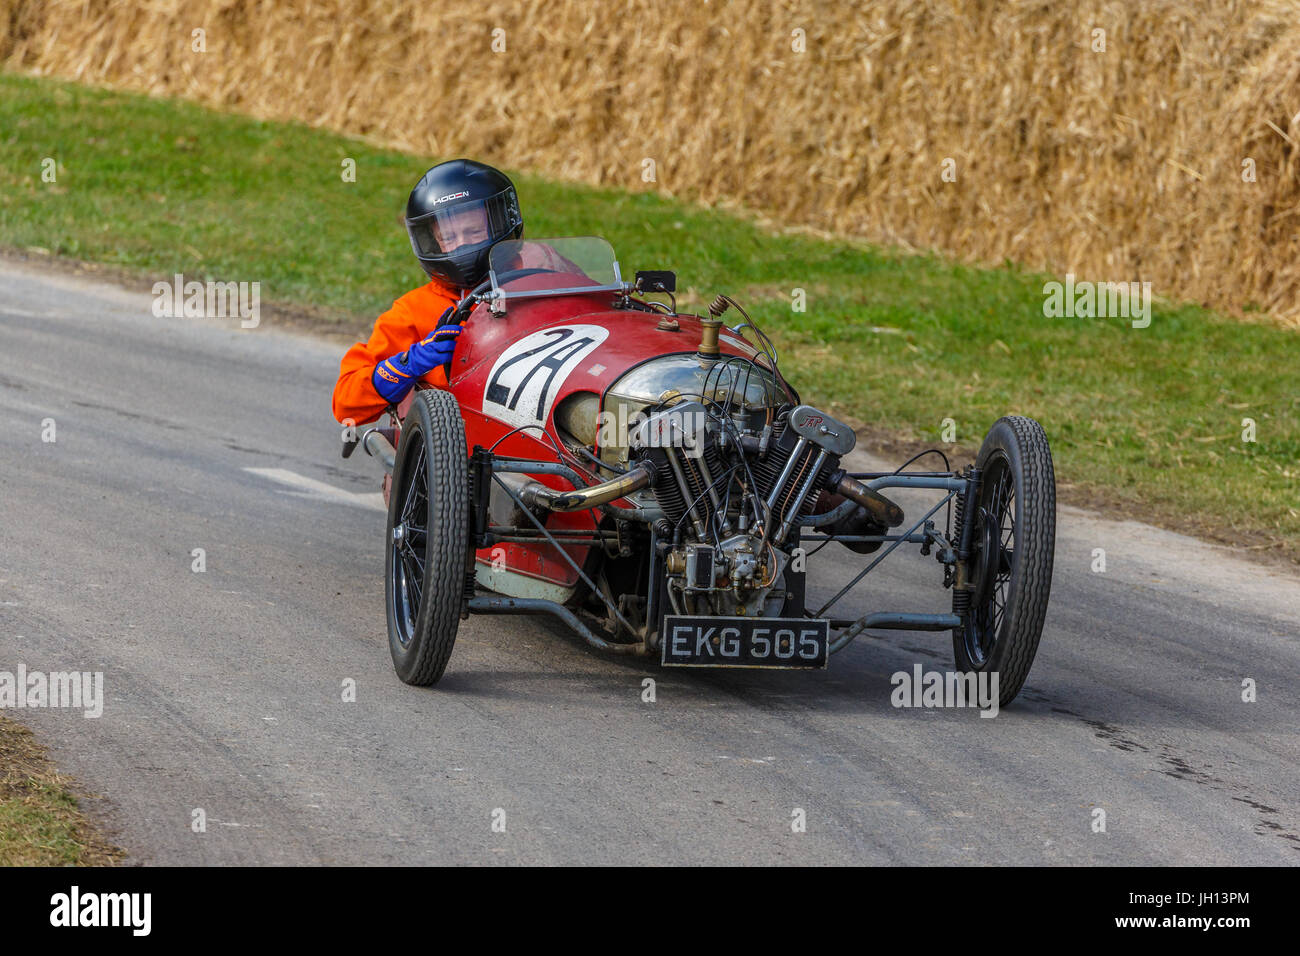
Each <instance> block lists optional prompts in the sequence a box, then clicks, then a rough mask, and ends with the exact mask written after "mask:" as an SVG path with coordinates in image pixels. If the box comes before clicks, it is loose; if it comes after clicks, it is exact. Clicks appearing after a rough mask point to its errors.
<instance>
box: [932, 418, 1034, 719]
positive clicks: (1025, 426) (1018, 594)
mask: <svg viewBox="0 0 1300 956" xmlns="http://www.w3.org/2000/svg"><path fill="white" fill-rule="evenodd" d="M976 467H977V468H978V469H979V470H980V473H981V475H980V485H979V494H978V495H977V497H976V500H975V501H972V502H967V503H966V505H965V508H964V511H963V517H962V520H963V522H965V521H969V522H972V526H971V558H970V565H969V569H970V570H969V578H970V584H971V587H970V588H969V589H968V590H967V591H965V592H963V593H954V595H953V610H954V611H955V612H957V613H958V614H959V615H960V616H961V618H962V626H961V627H959V628H956V629H955V630H954V631H953V650H954V654H955V656H956V659H957V666H958V667H959V668H960V669H962V670H964V671H976V672H979V671H987V672H989V673H991V674H992V673H996V674H997V675H998V703H999V706H1001V705H1003V704H1008V703H1010V702H1011V700H1012V699H1013V698H1014V697H1015V696H1016V694H1018V693H1019V692H1020V688H1021V687H1023V686H1024V683H1025V678H1026V677H1027V676H1028V675H1029V668H1030V666H1031V665H1032V664H1033V661H1034V655H1035V654H1036V653H1037V651H1038V641H1039V638H1040V637H1041V636H1042V632H1043V620H1044V618H1045V617H1046V615H1047V600H1048V597H1049V595H1050V593H1051V587H1052V562H1053V558H1054V554H1055V549H1056V475H1055V472H1054V469H1053V467H1052V452H1051V448H1050V447H1049V446H1048V443H1047V435H1046V434H1045V433H1044V432H1043V428H1042V426H1041V425H1039V424H1038V422H1036V421H1034V420H1033V419H1031V418H1022V417H1020V416H1007V417H1005V418H1001V419H999V420H998V421H997V422H996V423H995V424H994V425H993V427H992V428H991V429H989V433H988V435H987V436H986V437H985V439H984V445H983V447H981V448H980V453H979V457H978V458H977V459H976Z"/></svg>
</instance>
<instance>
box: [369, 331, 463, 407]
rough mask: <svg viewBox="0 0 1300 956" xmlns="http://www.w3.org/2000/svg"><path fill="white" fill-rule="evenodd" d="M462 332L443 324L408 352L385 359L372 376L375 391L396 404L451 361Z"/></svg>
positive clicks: (376, 367)
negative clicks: (434, 371) (419, 382)
mask: <svg viewBox="0 0 1300 956" xmlns="http://www.w3.org/2000/svg"><path fill="white" fill-rule="evenodd" d="M460 331H461V327H460V326H459V325H444V326H441V327H439V328H436V329H434V330H433V331H432V332H430V333H429V334H428V336H426V337H425V338H424V339H423V340H422V341H419V342H416V343H415V344H414V345H412V346H411V347H410V348H409V349H407V350H406V351H405V352H399V353H398V354H397V355H394V356H391V357H390V358H386V359H384V360H383V361H382V362H380V363H379V364H378V365H376V366H375V370H374V372H373V373H372V374H371V376H370V380H371V382H373V383H374V386H375V391H376V392H378V393H379V394H380V396H381V397H382V398H384V399H385V400H386V401H388V402H391V403H392V404H394V405H396V404H397V403H398V402H400V401H401V400H402V399H403V398H404V397H405V396H406V393H407V392H409V391H410V390H411V389H412V388H413V387H414V386H415V383H416V382H417V381H418V380H419V379H420V378H421V377H422V376H424V375H427V374H428V373H429V372H431V371H433V370H434V369H435V368H437V367H438V366H439V365H444V364H446V363H447V362H450V361H451V356H452V354H453V353H454V352H455V351H456V337H457V336H459V335H460Z"/></svg>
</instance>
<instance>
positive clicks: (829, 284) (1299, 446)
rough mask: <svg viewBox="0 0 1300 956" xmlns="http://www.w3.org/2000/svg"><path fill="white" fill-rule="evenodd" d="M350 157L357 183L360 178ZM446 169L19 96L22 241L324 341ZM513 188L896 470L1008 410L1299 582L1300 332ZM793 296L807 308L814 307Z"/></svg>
mask: <svg viewBox="0 0 1300 956" xmlns="http://www.w3.org/2000/svg"><path fill="white" fill-rule="evenodd" d="M44 160H53V164H52V165H53V169H54V170H55V171H56V179H55V181H53V182H48V181H45V179H44V178H43V177H42V172H43V169H44V168H48V167H50V165H51V164H49V163H45V164H44V166H43V161H44ZM348 160H351V161H353V162H355V169H356V181H355V182H348V181H345V179H344V177H343V176H342V175H341V174H342V172H343V170H344V166H345V161H348ZM430 162H432V160H431V159H429V158H428V157H415V156H411V155H408V154H404V153H401V152H397V151H394V150H389V149H385V148H383V147H380V146H377V145H373V144H369V143H366V142H361V141H358V140H354V139H348V138H345V137H341V136H337V135H334V134H331V133H327V132H323V131H320V130H314V129H311V128H308V127H305V126H297V125H292V124H280V123H265V122H259V121H257V120H253V119H249V118H247V117H244V116H239V115H235V114H228V113H220V112H214V111H211V110H207V109H204V108H201V107H198V106H195V105H193V104H189V103H184V102H176V101H169V100H159V99H149V98H145V97H141V96H137V95H133V94H124V93H118V92H112V91H105V90H97V89H91V88H87V87H81V86H77V85H75V84H70V83H62V82H56V81H51V80H47V79H38V78H32V77H25V76H18V75H13V74H9V75H0V245H4V246H7V247H9V248H11V249H18V250H27V251H28V252H30V253H33V254H36V255H50V256H58V257H70V258H74V259H83V260H91V261H95V262H99V263H105V264H107V265H109V266H111V267H113V268H115V269H119V270H125V271H126V272H128V273H130V274H133V275H140V276H144V277H146V278H148V279H149V281H154V280H159V279H167V278H169V277H170V276H171V275H172V274H173V273H175V272H182V273H184V274H185V276H186V278H187V279H190V278H198V279H203V278H220V279H224V280H239V281H259V282H261V284H262V295H263V297H264V300H269V301H275V302H278V303H282V304H286V305H290V306H292V307H294V308H295V310H297V311H298V312H299V313H306V314H309V315H310V316H311V320H312V321H313V322H314V323H315V324H316V325H317V326H318V327H320V328H323V329H334V330H338V329H359V328H361V327H363V326H364V325H365V324H366V323H367V322H368V321H369V319H370V317H372V316H374V315H375V314H377V313H378V312H379V311H380V310H382V309H383V308H385V307H387V305H388V303H389V302H390V301H391V300H392V299H393V298H394V297H395V296H397V295H398V294H400V293H401V292H403V291H405V290H406V289H408V288H410V287H411V286H413V285H415V284H417V283H418V282H419V281H420V280H421V278H422V273H420V272H419V270H418V268H417V267H416V265H415V262H414V259H413V258H412V256H411V252H410V247H409V244H408V243H407V239H406V236H405V233H404V232H403V231H402V229H401V228H400V225H399V222H398V215H399V212H400V210H401V207H402V204H403V202H404V201H405V196H406V193H407V191H408V190H409V188H410V186H411V185H412V183H414V181H415V179H416V178H417V177H418V176H419V174H420V173H421V172H422V171H423V170H424V169H425V167H426V166H427V165H429V164H430ZM517 182H518V184H519V187H520V194H521V199H522V202H523V207H524V212H525V216H526V219H527V222H528V232H529V235H531V236H547V235H581V234H599V235H603V236H605V237H606V238H608V239H609V240H610V241H611V242H612V243H613V245H614V248H615V249H616V250H617V251H618V253H619V258H620V261H621V262H622V264H623V266H624V272H625V273H627V274H630V273H631V271H632V270H633V269H636V268H672V269H675V270H676V271H677V273H678V277H679V286H680V287H682V288H685V289H687V290H688V294H687V296H686V297H685V301H687V302H688V303H700V302H705V301H708V299H709V298H711V296H712V295H713V294H714V293H716V292H719V291H725V292H728V293H730V294H732V295H733V296H734V297H736V298H738V299H739V300H740V301H741V302H742V304H744V305H746V306H747V307H748V308H749V310H750V312H751V314H752V315H753V316H754V317H755V318H756V319H758V320H759V322H760V323H761V324H762V325H763V326H764V328H765V329H766V330H767V331H768V332H769V334H770V335H772V337H773V338H774V339H775V340H776V342H777V344H778V346H779V348H780V350H781V365H782V369H783V371H784V372H785V373H786V375H787V377H789V378H790V379H791V380H792V381H793V382H795V383H796V385H798V386H799V387H800V390H801V392H802V394H803V397H804V398H805V400H807V401H810V402H812V403H814V404H818V405H821V406H823V407H825V408H827V409H828V410H830V411H832V412H833V413H838V414H840V415H842V416H845V417H847V418H849V419H851V420H852V421H854V423H855V424H857V425H859V426H861V427H862V430H863V432H864V434H865V435H867V436H869V437H871V438H872V439H873V441H874V444H875V445H876V446H877V448H878V449H882V450H888V451H891V452H892V451H901V450H903V449H914V448H917V447H921V446H922V444H923V443H924V444H940V447H944V448H945V449H946V450H948V451H950V452H951V451H953V450H957V449H964V450H966V451H970V450H973V449H975V448H977V447H978V446H979V443H980V440H981V438H982V436H983V434H984V432H985V431H986V430H987V428H988V427H989V426H990V425H991V424H992V423H993V421H994V420H995V419H996V418H997V417H998V416H999V415H1002V414H1006V413H1012V412H1014V413H1019V414H1024V415H1030V416H1032V417H1034V418H1037V419H1039V420H1040V421H1042V422H1043V424H1044V426H1045V427H1046V429H1047V433H1048V436H1049V437H1050V438H1051V441H1052V445H1053V451H1054V453H1055V456H1056V463H1057V474H1058V478H1059V479H1060V481H1061V490H1062V498H1063V499H1064V500H1066V501H1071V502H1075V503H1079V504H1084V505H1094V506H1100V507H1101V508H1102V509H1103V510H1105V511H1108V512H1110V513H1120V514H1125V515H1132V516H1133V517H1135V518H1140V519H1144V520H1153V521H1156V522H1158V523H1161V524H1164V525H1166V526H1168V527H1171V528H1174V529H1175V530H1180V531H1186V532H1190V533H1195V534H1199V535H1201V536H1203V537H1208V538H1211V539H1214V540H1218V541H1222V542H1228V543H1232V544H1236V545H1239V546H1241V547H1243V548H1246V549H1249V550H1250V551H1252V552H1254V553H1255V554H1257V555H1260V556H1268V557H1276V558H1280V559H1282V560H1285V561H1288V562H1291V563H1297V562H1300V390H1297V388H1296V375H1297V367H1298V365H1300V362H1298V361H1297V360H1298V359H1300V335H1298V334H1297V333H1296V332H1294V331H1291V330H1288V329H1285V328H1282V327H1280V326H1277V325H1274V324H1273V323H1270V322H1268V321H1266V320H1260V321H1255V322H1242V321H1234V320H1231V319H1228V318H1226V317H1224V316H1220V315H1217V314H1215V313H1213V312H1210V311H1207V310H1205V309H1202V308H1200V307H1197V306H1192V305H1171V304H1162V303H1157V304H1156V305H1155V307H1154V308H1153V311H1152V316H1151V323H1150V326H1149V327H1147V328H1133V327H1132V326H1131V325H1130V323H1129V322H1128V320H1125V319H1080V318H1048V317H1045V316H1044V315H1043V311H1044V309H1043V302H1044V294H1043V283H1044V281H1046V280H1047V279H1048V278H1049V277H1046V276H1041V275H1036V274H1032V273H1028V272H1025V271H1023V270H1020V269H1017V268H1015V267H1014V266H1010V265H1008V266H1007V267H1004V268H996V269H988V268H976V267H973V266H968V265H962V264H958V263H954V262H952V261H950V260H947V259H943V258H940V257H936V256H929V255H909V254H903V253H897V252H893V251H890V250H882V249H879V248H873V247H867V246H864V245H860V244H856V243H850V242H846V241H840V240H834V239H826V238H819V237H813V236H807V235H800V234H780V233H777V232H775V231H773V230H770V229H766V228H764V227H763V226H761V225H760V224H757V223H755V222H753V221H751V220H749V219H746V218H743V217H741V216H737V215H733V214H730V213H727V212H724V211H719V210H711V209H704V208H699V207H694V206H689V205H686V204H683V203H679V202H676V201H673V200H672V199H670V198H665V197H661V196H658V195H656V194H653V193H637V194H629V193H626V192H621V191H613V190H600V189H592V188H588V187H582V186H574V185H567V184H563V183H556V182H551V181H544V180H541V179H537V178H535V177H531V176H527V175H519V176H518V177H517ZM796 289H798V290H803V293H804V295H805V297H806V310H805V311H802V312H800V311H794V309H793V308H792V303H793V301H794V296H795V291H794V290H796ZM358 317H364V319H359V318H358ZM326 405H327V400H326V398H325V397H324V396H323V397H322V408H324V407H326ZM945 419H951V420H952V425H953V427H954V429H955V442H954V443H953V444H951V445H943V444H942V443H941V442H940V439H941V437H943V428H944V424H945ZM1246 419H1250V420H1252V421H1253V422H1254V423H1255V424H1254V428H1255V441H1253V442H1251V441H1245V440H1243V433H1244V432H1245V430H1246V429H1247V428H1248V427H1249V426H1248V425H1247V424H1246V423H1245V422H1244V420H1246ZM1099 544H1104V542H1099Z"/></svg>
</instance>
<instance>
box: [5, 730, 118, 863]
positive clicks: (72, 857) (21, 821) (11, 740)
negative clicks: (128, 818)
mask: <svg viewBox="0 0 1300 956" xmlns="http://www.w3.org/2000/svg"><path fill="white" fill-rule="evenodd" d="M122 856H123V854H122V851H121V850H119V849H118V848H117V847H115V846H113V845H112V844H111V843H109V842H108V841H107V840H106V839H105V838H104V837H103V836H102V835H101V834H100V833H99V832H98V830H97V829H96V827H95V826H94V824H93V823H91V822H90V820H88V819H87V818H86V816H85V814H83V813H82V811H81V808H80V806H79V804H78V801H77V796H76V794H75V793H74V792H73V791H72V789H71V782H70V781H69V780H68V779H67V778H66V777H64V776H63V775H62V774H60V773H59V772H58V771H57V770H55V769H54V767H53V766H51V764H50V762H49V760H48V759H46V756H45V750H44V748H43V747H41V746H40V744H38V743H37V742H36V740H35V738H34V737H33V736H32V734H31V732H30V731H29V730H27V728H25V727H23V726H22V725H21V724H18V723H15V722H14V721H12V720H9V719H8V718H7V717H0V866H111V865H113V864H115V863H118V862H119V861H120V860H121V858H122Z"/></svg>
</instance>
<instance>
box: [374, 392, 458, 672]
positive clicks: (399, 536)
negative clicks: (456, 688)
mask: <svg viewBox="0 0 1300 956" xmlns="http://www.w3.org/2000/svg"><path fill="white" fill-rule="evenodd" d="M387 542H388V546H387V549H386V557H385V560H384V597H385V604H386V606H387V608H388V647H389V650H390V651H392V655H393V667H394V668H395V669H396V670H397V676H398V677H400V678H401V679H402V680H404V681H405V682H406V683H408V684H416V685H418V686H421V687H427V686H428V685H430V684H435V683H437V681H438V679H439V678H440V677H442V673H443V671H444V670H446V668H447V661H448V659H449V658H450V657H451V649H452V647H453V645H455V643H456V631H457V629H458V628H459V626H460V612H461V602H462V600H463V598H464V590H465V566H466V565H465V562H466V559H467V555H468V550H467V549H468V547H469V469H468V463H467V459H466V451H465V423H464V422H463V421H462V420H461V417H460V409H459V407H458V406H457V404H456V400H455V399H454V398H453V397H452V396H451V394H450V393H448V392H444V391H439V390H437V389H428V390H425V391H421V392H418V393H416V396H415V399H414V401H412V402H411V409H410V411H409V412H408V413H407V416H406V422H405V424H404V425H403V427H402V437H401V439H400V441H399V442H398V446H397V465H396V467H395V468H394V469H393V485H392V489H391V491H390V494H389V499H388V537H387Z"/></svg>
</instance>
